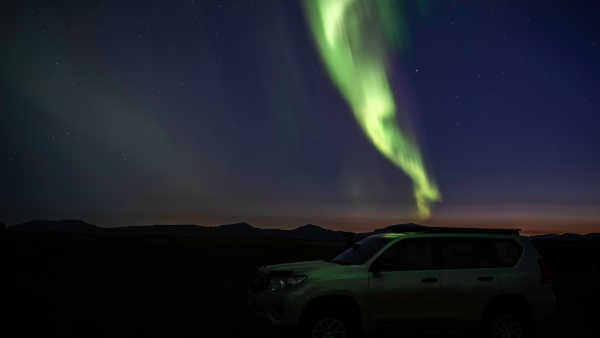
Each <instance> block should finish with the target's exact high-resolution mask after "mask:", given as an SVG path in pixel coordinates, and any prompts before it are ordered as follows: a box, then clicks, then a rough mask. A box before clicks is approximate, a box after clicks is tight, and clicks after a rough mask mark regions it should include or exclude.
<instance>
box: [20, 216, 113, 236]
mask: <svg viewBox="0 0 600 338" xmlns="http://www.w3.org/2000/svg"><path fill="white" fill-rule="evenodd" d="M9 229H13V230H18V231H24V232H48V231H55V232H72V233H96V232H99V231H101V230H102V229H103V228H100V227H97V226H95V225H92V224H89V223H86V222H84V221H81V220H77V219H65V220H58V221H49V220H32V221H29V222H25V223H21V224H17V225H14V226H12V227H10V228H9Z"/></svg>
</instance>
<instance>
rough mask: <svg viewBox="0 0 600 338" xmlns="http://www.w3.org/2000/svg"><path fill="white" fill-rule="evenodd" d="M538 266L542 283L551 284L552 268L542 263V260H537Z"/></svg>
mask: <svg viewBox="0 0 600 338" xmlns="http://www.w3.org/2000/svg"><path fill="white" fill-rule="evenodd" d="M538 264H539V265H540V272H541V273H542V283H550V282H552V267H551V266H550V265H549V264H548V263H546V262H544V260H543V259H542V258H540V259H538Z"/></svg>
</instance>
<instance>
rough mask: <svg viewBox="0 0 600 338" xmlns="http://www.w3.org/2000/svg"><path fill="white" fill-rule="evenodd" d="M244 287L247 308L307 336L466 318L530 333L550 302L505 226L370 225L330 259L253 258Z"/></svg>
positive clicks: (471, 323)
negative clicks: (253, 273) (387, 228)
mask: <svg viewBox="0 0 600 338" xmlns="http://www.w3.org/2000/svg"><path fill="white" fill-rule="evenodd" d="M249 296H250V297H249V304H250V305H251V307H252V309H253V310H254V311H255V312H256V313H258V314H260V315H262V316H264V317H266V318H268V319H269V320H270V321H271V322H273V323H274V324H276V325H280V326H295V327H299V328H301V329H302V330H303V333H304V334H305V336H308V337H313V338H317V337H353V336H357V335H359V334H362V333H365V334H368V335H372V334H375V333H392V334H394V335H402V334H405V333H409V332H415V330H417V331H418V330H428V331H430V330H435V331H440V330H456V329H465V328H476V329H482V330H483V332H480V333H482V334H483V335H485V336H489V337H507V338H508V337H529V336H532V335H533V332H534V327H535V325H534V324H535V323H536V322H537V321H538V320H540V319H542V318H544V317H546V316H548V315H550V314H551V313H552V312H553V311H554V309H555V297H554V293H553V291H552V286H551V284H550V274H549V269H548V267H547V266H545V265H544V262H543V260H542V259H541V257H540V255H539V254H538V252H537V251H536V249H535V248H534V247H533V246H532V244H531V243H530V241H529V239H528V238H526V237H521V236H519V231H518V230H505V229H502V230H494V229H463V228H429V227H425V228H421V227H419V230H418V232H401V233H383V234H376V235H372V236H369V237H366V238H364V239H362V240H360V241H358V242H356V243H355V244H353V245H352V246H351V247H349V248H348V249H346V250H344V251H343V252H342V253H340V254H339V255H338V256H336V257H335V258H334V259H332V260H331V261H309V262H298V263H289V264H279V265H271V266H265V267H262V268H260V269H259V271H258V273H257V277H256V279H255V280H254V282H253V284H252V286H251V288H250V293H249Z"/></svg>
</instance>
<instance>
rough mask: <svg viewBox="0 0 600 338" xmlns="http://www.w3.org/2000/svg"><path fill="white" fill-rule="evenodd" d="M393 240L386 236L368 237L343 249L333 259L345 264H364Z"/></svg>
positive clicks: (335, 261) (334, 261)
mask: <svg viewBox="0 0 600 338" xmlns="http://www.w3.org/2000/svg"><path fill="white" fill-rule="evenodd" d="M391 240H392V239H391V238H385V237H367V238H365V239H362V240H360V241H358V242H356V243H354V245H353V246H352V247H350V248H348V249H346V250H344V251H342V252H341V253H340V254H339V255H337V256H335V258H334V259H332V260H331V261H332V262H333V263H338V264H343V265H358V264H363V263H365V262H366V261H367V260H369V258H371V257H372V256H373V255H374V254H375V253H376V252H377V251H379V250H380V249H381V248H383V247H384V246H385V245H386V244H387V243H389V242H390V241H391Z"/></svg>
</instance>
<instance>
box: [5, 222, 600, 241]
mask: <svg viewBox="0 0 600 338" xmlns="http://www.w3.org/2000/svg"><path fill="white" fill-rule="evenodd" d="M427 228H428V226H424V225H420V224H415V223H406V224H394V225H390V226H386V227H383V228H378V229H375V230H374V231H371V232H364V233H357V234H353V233H351V232H346V231H340V230H330V229H327V228H325V227H322V226H319V225H314V224H305V225H302V226H300V227H297V228H294V229H274V228H258V227H255V226H253V225H251V224H248V223H246V222H239V223H232V224H224V225H219V226H200V225H135V226H120V227H112V228H105V227H99V226H96V225H93V224H89V223H87V222H85V221H82V220H75V219H70V220H69V219H67V220H57V221H53V220H33V221H29V222H25V223H21V224H16V225H13V226H9V227H7V228H6V230H9V231H21V232H38V233H43V232H54V233H71V234H84V235H102V236H110V235H124V236H132V237H134V236H135V237H138V236H177V237H190V236H191V237H222V236H234V237H248V238H250V237H251V238H254V237H271V238H286V239H297V240H311V241H322V240H326V241H337V240H340V241H342V240H344V241H348V240H349V238H354V240H360V239H362V238H364V237H367V236H369V235H372V234H379V233H386V232H414V231H423V230H424V229H427ZM532 238H534V239H564V240H578V239H599V238H600V234H598V233H591V234H587V235H580V234H572V233H565V234H546V235H537V236H532Z"/></svg>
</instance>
